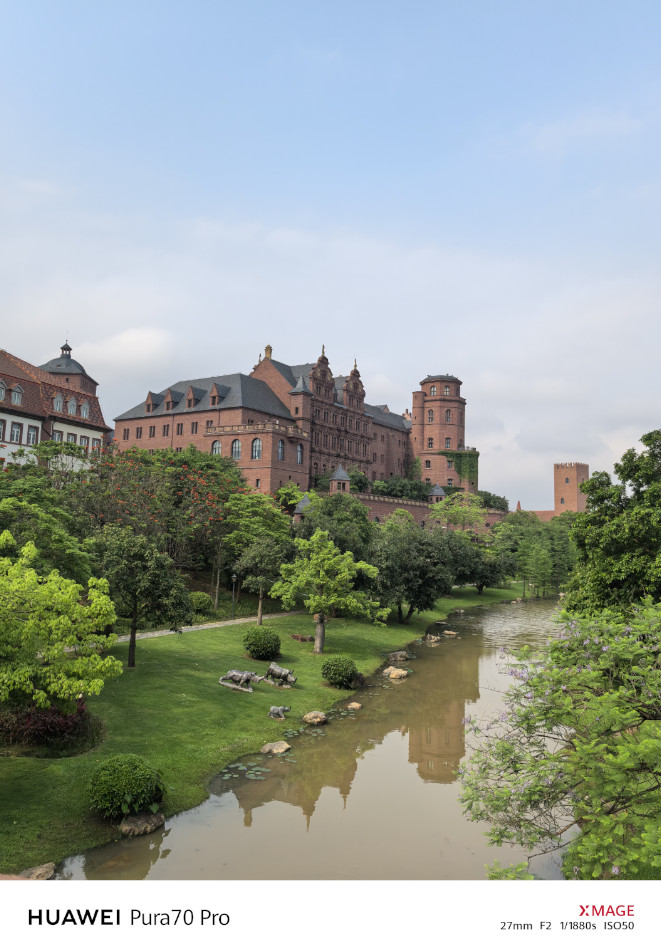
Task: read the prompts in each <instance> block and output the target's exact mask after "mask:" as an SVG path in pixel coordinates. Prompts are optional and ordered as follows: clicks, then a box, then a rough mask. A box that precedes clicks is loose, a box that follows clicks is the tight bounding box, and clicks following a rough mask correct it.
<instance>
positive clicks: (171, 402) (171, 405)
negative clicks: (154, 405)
mask: <svg viewBox="0 0 661 951" xmlns="http://www.w3.org/2000/svg"><path fill="white" fill-rule="evenodd" d="M165 409H166V410H170V409H174V400H167V401H166V403H165Z"/></svg>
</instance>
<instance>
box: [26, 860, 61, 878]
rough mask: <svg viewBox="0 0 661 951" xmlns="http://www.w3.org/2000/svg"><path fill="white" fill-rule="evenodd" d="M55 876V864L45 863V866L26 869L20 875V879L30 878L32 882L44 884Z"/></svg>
mask: <svg viewBox="0 0 661 951" xmlns="http://www.w3.org/2000/svg"><path fill="white" fill-rule="evenodd" d="M54 875H55V862H46V864H45V865H35V866H34V868H26V869H25V871H24V872H21V873H20V877H21V878H30V879H32V881H34V882H46V881H48V879H49V878H53V876H54Z"/></svg>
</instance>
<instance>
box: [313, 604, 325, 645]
mask: <svg viewBox="0 0 661 951" xmlns="http://www.w3.org/2000/svg"><path fill="white" fill-rule="evenodd" d="M314 617H315V621H316V622H317V623H316V627H315V629H314V653H315V654H323V652H324V641H325V639H326V615H325V614H323V613H320V614H315V616H314Z"/></svg>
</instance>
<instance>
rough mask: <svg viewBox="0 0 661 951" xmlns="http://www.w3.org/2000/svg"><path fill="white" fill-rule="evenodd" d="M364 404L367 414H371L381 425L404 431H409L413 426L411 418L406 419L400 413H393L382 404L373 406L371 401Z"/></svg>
mask: <svg viewBox="0 0 661 951" xmlns="http://www.w3.org/2000/svg"><path fill="white" fill-rule="evenodd" d="M364 406H365V412H366V413H367V415H368V416H371V417H372V419H373V420H374V422H375V423H378V425H379V426H389V427H390V428H391V429H397V430H399V432H402V433H405V432H408V431H409V429H410V428H411V424H410V422H409V420H407V419H404V417H403V416H400V415H399V414H398V413H391V412H390V411H387V410H384V409H383V408H382V407H381V406H371V405H370V404H369V403H365V404H364Z"/></svg>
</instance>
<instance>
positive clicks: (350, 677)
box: [321, 654, 358, 690]
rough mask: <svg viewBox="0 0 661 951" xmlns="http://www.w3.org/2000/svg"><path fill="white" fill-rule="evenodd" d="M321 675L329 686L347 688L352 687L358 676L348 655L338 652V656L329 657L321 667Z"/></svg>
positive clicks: (356, 669)
mask: <svg viewBox="0 0 661 951" xmlns="http://www.w3.org/2000/svg"><path fill="white" fill-rule="evenodd" d="M321 676H322V677H323V678H324V680H327V681H328V683H329V684H330V685H331V687H341V688H343V689H345V690H346V689H348V688H349V687H352V686H353V684H354V681H355V680H356V678H357V677H358V668H357V667H356V665H355V663H354V662H353V661H352V659H351V658H350V657H347V656H346V655H345V654H340V655H339V656H338V657H329V659H328V660H326V661H324V663H323V666H322V668H321Z"/></svg>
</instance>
